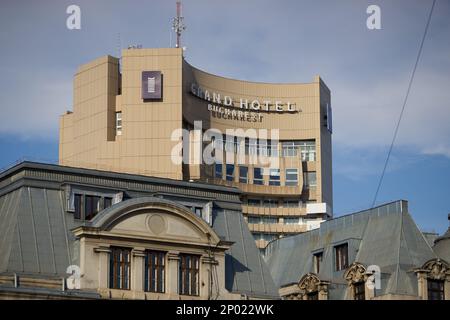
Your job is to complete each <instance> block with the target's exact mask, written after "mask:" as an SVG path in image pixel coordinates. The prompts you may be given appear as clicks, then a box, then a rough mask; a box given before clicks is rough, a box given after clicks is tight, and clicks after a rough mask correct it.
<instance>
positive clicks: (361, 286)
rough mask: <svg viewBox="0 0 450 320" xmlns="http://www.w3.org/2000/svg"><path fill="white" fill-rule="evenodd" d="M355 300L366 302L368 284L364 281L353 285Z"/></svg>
mask: <svg viewBox="0 0 450 320" xmlns="http://www.w3.org/2000/svg"><path fill="white" fill-rule="evenodd" d="M353 298H354V299H355V300H366V284H365V282H364V281H359V282H356V283H354V284H353Z"/></svg>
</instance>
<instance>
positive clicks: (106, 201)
mask: <svg viewBox="0 0 450 320" xmlns="http://www.w3.org/2000/svg"><path fill="white" fill-rule="evenodd" d="M103 201H104V202H103V208H104V209H106V208H109V207H111V206H112V198H111V197H105V198H104V200H103Z"/></svg>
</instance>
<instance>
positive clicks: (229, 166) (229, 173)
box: [226, 164, 234, 181]
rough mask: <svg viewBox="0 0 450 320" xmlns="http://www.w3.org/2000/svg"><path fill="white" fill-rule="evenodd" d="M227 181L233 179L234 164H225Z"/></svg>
mask: <svg viewBox="0 0 450 320" xmlns="http://www.w3.org/2000/svg"><path fill="white" fill-rule="evenodd" d="M226 170H227V172H226V174H227V176H226V178H227V181H234V164H227V169H226Z"/></svg>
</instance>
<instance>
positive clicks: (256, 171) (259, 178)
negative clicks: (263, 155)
mask: <svg viewBox="0 0 450 320" xmlns="http://www.w3.org/2000/svg"><path fill="white" fill-rule="evenodd" d="M253 184H258V185H263V184H264V177H263V174H262V168H253Z"/></svg>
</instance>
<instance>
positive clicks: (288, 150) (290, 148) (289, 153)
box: [281, 141, 298, 157]
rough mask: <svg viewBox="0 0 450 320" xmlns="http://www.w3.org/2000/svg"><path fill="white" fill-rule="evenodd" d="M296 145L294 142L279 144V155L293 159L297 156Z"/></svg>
mask: <svg viewBox="0 0 450 320" xmlns="http://www.w3.org/2000/svg"><path fill="white" fill-rule="evenodd" d="M297 149H298V145H297V143H296V141H283V142H281V153H282V155H283V157H295V156H296V155H297Z"/></svg>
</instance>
